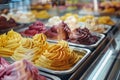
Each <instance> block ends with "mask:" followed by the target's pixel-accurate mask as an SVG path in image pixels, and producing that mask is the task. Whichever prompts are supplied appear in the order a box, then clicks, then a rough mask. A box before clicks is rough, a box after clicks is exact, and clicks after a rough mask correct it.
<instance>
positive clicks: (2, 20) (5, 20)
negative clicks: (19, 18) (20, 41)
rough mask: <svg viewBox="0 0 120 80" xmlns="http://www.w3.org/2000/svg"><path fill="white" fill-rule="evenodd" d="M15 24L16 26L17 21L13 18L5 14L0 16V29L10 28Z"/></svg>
mask: <svg viewBox="0 0 120 80" xmlns="http://www.w3.org/2000/svg"><path fill="white" fill-rule="evenodd" d="M16 26H17V23H16V21H15V20H14V19H13V18H11V17H7V16H5V15H1V16H0V30H2V29H7V28H12V27H16Z"/></svg>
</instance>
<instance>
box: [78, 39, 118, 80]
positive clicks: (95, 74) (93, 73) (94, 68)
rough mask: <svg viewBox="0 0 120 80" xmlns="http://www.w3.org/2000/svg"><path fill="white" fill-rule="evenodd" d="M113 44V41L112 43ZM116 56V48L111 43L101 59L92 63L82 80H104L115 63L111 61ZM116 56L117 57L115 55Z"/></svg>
mask: <svg viewBox="0 0 120 80" xmlns="http://www.w3.org/2000/svg"><path fill="white" fill-rule="evenodd" d="M112 42H113V41H112ZM112 55H114V48H113V46H112V45H111V43H110V44H109V45H108V46H107V47H106V48H105V49H104V50H103V51H102V52H101V54H100V55H99V57H98V58H97V59H96V60H95V61H94V63H92V65H91V66H90V67H89V69H88V70H87V71H86V72H85V74H84V75H83V76H82V77H81V78H80V80H104V79H105V77H106V75H107V73H108V72H109V68H110V67H111V65H112V63H113V62H114V60H113V59H111V58H112V57H111V56H112ZM115 56H116V55H115Z"/></svg>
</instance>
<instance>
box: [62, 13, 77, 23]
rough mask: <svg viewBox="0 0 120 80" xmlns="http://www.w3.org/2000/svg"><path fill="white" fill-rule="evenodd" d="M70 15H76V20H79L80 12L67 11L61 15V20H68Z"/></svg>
mask: <svg viewBox="0 0 120 80" xmlns="http://www.w3.org/2000/svg"><path fill="white" fill-rule="evenodd" d="M69 16H74V17H75V18H76V20H79V15H78V14H73V13H66V14H65V15H63V16H61V20H63V21H64V20H66V19H67V18H68V17H69Z"/></svg>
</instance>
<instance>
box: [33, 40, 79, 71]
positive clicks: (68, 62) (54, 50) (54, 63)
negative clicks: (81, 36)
mask: <svg viewBox="0 0 120 80" xmlns="http://www.w3.org/2000/svg"><path fill="white" fill-rule="evenodd" d="M79 58H80V56H79V55H78V54H76V53H74V52H73V50H71V49H70V48H69V46H68V44H67V42H65V41H60V42H58V43H57V44H54V45H52V46H50V47H49V48H48V49H47V50H46V51H45V52H44V53H43V54H42V55H40V57H39V59H38V60H36V61H35V64H36V65H37V66H42V67H45V68H49V69H53V70H67V69H70V68H71V67H72V66H73V65H74V64H75V63H76V62H77V61H78V60H79Z"/></svg>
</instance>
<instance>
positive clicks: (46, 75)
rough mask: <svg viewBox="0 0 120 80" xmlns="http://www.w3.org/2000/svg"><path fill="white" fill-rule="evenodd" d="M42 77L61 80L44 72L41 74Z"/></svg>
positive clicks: (49, 79) (48, 79)
mask: <svg viewBox="0 0 120 80" xmlns="http://www.w3.org/2000/svg"><path fill="white" fill-rule="evenodd" d="M40 75H42V76H45V77H47V80H61V79H60V78H59V77H57V76H54V75H51V74H48V73H44V72H40Z"/></svg>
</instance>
